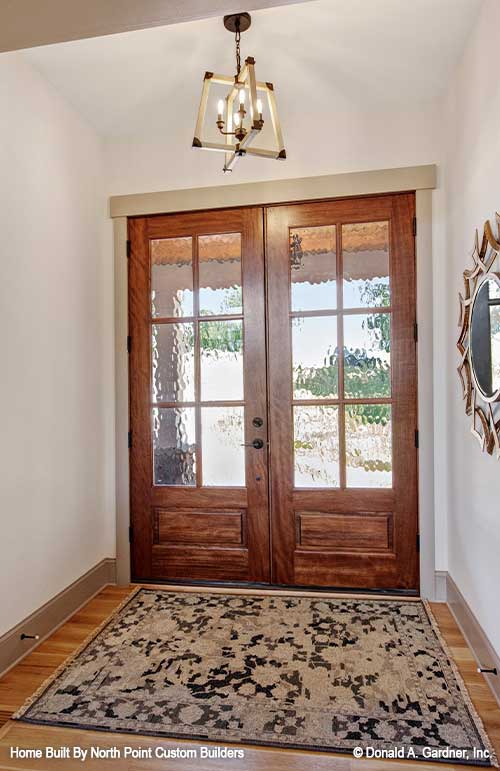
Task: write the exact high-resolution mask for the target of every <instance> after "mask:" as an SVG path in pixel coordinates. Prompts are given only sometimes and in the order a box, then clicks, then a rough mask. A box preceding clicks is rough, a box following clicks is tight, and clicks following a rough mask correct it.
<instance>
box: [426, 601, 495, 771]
mask: <svg viewBox="0 0 500 771" xmlns="http://www.w3.org/2000/svg"><path fill="white" fill-rule="evenodd" d="M421 602H422V605H423V606H424V608H425V611H426V613H427V616H428V618H429V622H430V624H431V627H432V629H433V631H434V634H435V635H436V637H437V639H438V642H439V644H440V645H441V647H442V649H443V651H444V652H445V654H446V656H447V658H448V661H449V664H450V667H451V669H452V671H453V674H454V675H455V679H456V681H457V685H458V688H459V690H460V693H461V695H462V697H463V700H464V702H465V704H466V705H467V709H468V710H469V712H470V715H471V717H472V719H473V721H474V724H475V726H476V728H477V730H478V732H479V736H480V737H481V739H482V741H483V743H484V746H485V749H487V750H488V752H489V753H490V761H491V765H492V766H495V767H497V768H498V758H497V754H496V751H495V748H494V747H493V744H492V742H491V739H490V737H489V736H488V733H487V731H486V728H485V727H484V723H483V720H482V718H481V716H480V714H479V712H478V711H477V709H476V707H475V706H474V704H473V702H472V699H471V697H470V694H469V691H468V690H467V686H466V684H465V681H464V679H463V677H462V675H461V673H460V670H459V669H458V666H457V663H456V661H455V659H454V658H453V654H452V652H451V650H450V647H449V645H448V643H447V642H446V640H445V639H444V636H443V634H442V632H441V630H440V628H439V626H438V622H437V620H436V617H435V615H434V613H433V611H432V608H431V606H430V603H429V602H428V600H425V599H422V600H421Z"/></svg>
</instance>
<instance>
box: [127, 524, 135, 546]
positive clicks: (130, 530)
mask: <svg viewBox="0 0 500 771" xmlns="http://www.w3.org/2000/svg"><path fill="white" fill-rule="evenodd" d="M133 540H134V528H133V527H132V525H129V528H128V542H129V543H132V541H133Z"/></svg>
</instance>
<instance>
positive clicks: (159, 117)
mask: <svg viewBox="0 0 500 771" xmlns="http://www.w3.org/2000/svg"><path fill="white" fill-rule="evenodd" d="M481 2H482V0H312V2H305V3H301V4H299V5H290V6H281V7H278V8H272V9H266V10H261V11H256V12H254V13H252V26H251V29H250V30H249V31H248V32H246V33H245V34H244V35H243V36H242V54H243V57H245V56H247V55H252V56H254V57H255V59H256V62H257V64H256V69H257V76H258V78H259V79H260V80H267V81H273V82H274V83H275V85H276V88H277V96H278V104H279V105H280V104H281V103H283V102H285V103H286V108H287V109H286V112H287V113H288V119H290V116H295V117H296V118H299V117H301V118H302V119H304V118H305V117H307V113H308V111H309V110H311V111H312V113H314V114H315V115H321V114H322V111H323V110H324V114H325V115H327V114H329V107H330V106H331V103H332V99H333V100H334V101H335V105H336V106H339V107H340V108H341V107H342V105H343V104H347V103H349V104H350V105H352V104H353V103H354V104H355V105H357V104H359V108H360V110H365V109H366V108H368V109H370V108H372V107H373V108H374V109H377V110H384V109H405V107H408V108H410V107H411V109H415V107H416V106H418V105H419V104H422V105H424V104H426V105H428V104H429V103H430V102H432V101H434V100H436V99H438V98H439V97H440V96H441V95H442V94H443V92H444V90H445V88H446V86H447V84H448V82H449V79H450V77H451V74H452V72H453V69H454V67H455V65H456V63H457V62H458V60H459V58H460V54H461V51H462V49H463V46H464V44H465V40H466V37H467V35H468V32H469V30H470V28H471V26H472V25H473V24H474V22H475V18H476V16H477V14H478V11H479V8H480V5H481ZM22 55H23V56H25V57H27V59H28V60H29V61H30V62H31V63H32V64H33V65H34V66H35V67H36V68H37V69H38V70H39V71H41V72H42V74H43V75H45V76H46V77H47V79H48V80H49V81H50V82H52V83H53V84H54V86H55V87H56V88H57V89H58V90H59V91H60V92H61V93H62V94H63V95H64V96H65V97H66V98H67V99H68V100H69V101H70V102H71V103H72V104H73V105H74V106H75V107H76V108H77V109H78V111H79V112H80V113H81V114H82V115H83V116H84V117H85V118H86V119H87V120H88V121H89V122H90V123H91V124H93V126H94V127H95V128H96V129H97V131H98V132H99V133H101V134H102V135H103V136H106V137H119V136H127V135H128V136H131V135H135V136H147V135H148V134H158V133H163V134H165V133H167V132H168V129H169V125H172V123H173V124H175V129H176V131H175V133H177V132H178V131H179V130H182V131H184V129H185V132H187V133H188V134H190V133H191V132H192V130H193V127H194V120H195V114H196V110H197V105H198V99H199V95H200V90H201V83H202V78H203V73H204V72H205V70H212V71H214V72H224V73H227V74H233V68H234V44H233V38H232V36H231V35H230V34H229V33H228V32H227V31H226V30H225V29H224V27H223V25H222V20H220V19H205V20H202V21H195V22H188V23H183V24H177V25H173V26H168V27H156V28H153V29H146V30H140V31H135V32H127V33H123V34H118V35H111V36H107V37H100V38H92V39H87V40H79V41H75V42H70V43H60V44H56V45H51V46H45V47H42V48H34V49H30V50H28V51H24V52H23V54H22ZM318 128H319V129H321V127H318ZM323 128H324V127H323Z"/></svg>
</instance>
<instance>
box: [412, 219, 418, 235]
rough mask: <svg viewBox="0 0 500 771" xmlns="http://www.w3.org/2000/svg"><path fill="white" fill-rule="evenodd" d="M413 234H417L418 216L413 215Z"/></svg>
mask: <svg viewBox="0 0 500 771" xmlns="http://www.w3.org/2000/svg"><path fill="white" fill-rule="evenodd" d="M413 235H414V236H416V235H417V218H416V217H413Z"/></svg>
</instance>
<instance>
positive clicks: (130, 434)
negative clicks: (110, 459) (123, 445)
mask: <svg viewBox="0 0 500 771" xmlns="http://www.w3.org/2000/svg"><path fill="white" fill-rule="evenodd" d="M128 448H129V450H130V449H131V448H132V431H129V432H128Z"/></svg>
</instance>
